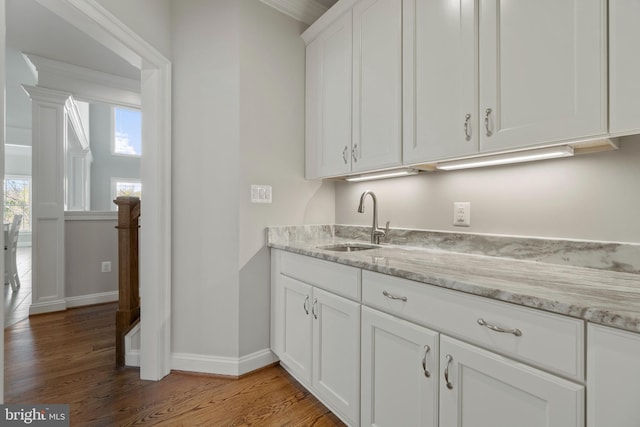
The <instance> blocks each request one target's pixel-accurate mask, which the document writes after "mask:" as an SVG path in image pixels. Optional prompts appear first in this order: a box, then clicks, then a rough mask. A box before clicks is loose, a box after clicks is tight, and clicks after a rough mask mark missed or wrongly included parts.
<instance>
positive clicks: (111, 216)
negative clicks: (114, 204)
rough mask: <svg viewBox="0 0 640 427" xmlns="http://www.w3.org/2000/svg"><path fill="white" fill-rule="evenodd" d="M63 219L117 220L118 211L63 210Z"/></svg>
mask: <svg viewBox="0 0 640 427" xmlns="http://www.w3.org/2000/svg"><path fill="white" fill-rule="evenodd" d="M64 220H65V221H117V220H118V212H114V211H65V213H64Z"/></svg>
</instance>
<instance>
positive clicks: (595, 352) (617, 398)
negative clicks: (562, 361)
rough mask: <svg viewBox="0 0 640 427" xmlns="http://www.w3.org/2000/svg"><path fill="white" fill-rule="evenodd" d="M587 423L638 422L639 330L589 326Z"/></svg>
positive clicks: (632, 425) (633, 426) (620, 425)
mask: <svg viewBox="0 0 640 427" xmlns="http://www.w3.org/2000/svg"><path fill="white" fill-rule="evenodd" d="M587 330H588V339H587V343H588V348H587V367H588V371H587V389H588V390H589V393H587V426H588V427H601V426H606V427H637V426H640V407H639V406H638V396H640V364H638V355H639V354H640V334H634V333H631V332H625V331H621V330H618V329H613V328H607V327H604V326H596V325H591V324H590V325H589V326H588V329H587Z"/></svg>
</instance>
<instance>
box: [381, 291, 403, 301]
mask: <svg viewBox="0 0 640 427" xmlns="http://www.w3.org/2000/svg"><path fill="white" fill-rule="evenodd" d="M382 295H384V296H385V297H387V298H389V299H399V300H400V301H404V302H407V297H399V296H396V295H393V294H390V293H389V292H387V291H382Z"/></svg>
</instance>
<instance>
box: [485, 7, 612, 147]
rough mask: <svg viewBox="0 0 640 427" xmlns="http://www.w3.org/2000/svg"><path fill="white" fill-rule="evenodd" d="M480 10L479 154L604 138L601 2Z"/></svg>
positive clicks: (604, 42) (604, 70) (604, 95)
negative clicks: (580, 139) (598, 136)
mask: <svg viewBox="0 0 640 427" xmlns="http://www.w3.org/2000/svg"><path fill="white" fill-rule="evenodd" d="M481 5H482V6H481V8H480V10H479V25H478V28H479V82H480V92H479V93H480V98H479V99H480V103H479V111H478V114H479V117H478V119H479V122H480V128H479V131H480V132H479V133H480V151H481V152H490V151H499V150H504V149H510V148H518V147H524V146H532V145H540V144H545V143H553V142H557V141H562V140H569V139H577V138H587V137H592V136H596V135H605V134H606V132H607V120H606V93H607V92H606V87H607V85H606V66H607V63H606V32H605V29H606V21H605V19H606V18H605V17H606V1H605V0H536V1H512V0H509V1H507V0H486V1H482V2H481Z"/></svg>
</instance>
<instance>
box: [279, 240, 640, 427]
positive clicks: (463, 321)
mask: <svg viewBox="0 0 640 427" xmlns="http://www.w3.org/2000/svg"><path fill="white" fill-rule="evenodd" d="M338 293H339V294H341V295H340V296H339V295H336V294H338ZM540 313H541V312H540ZM541 315H543V317H537V311H536V310H532V309H525V308H523V307H518V306H516V305H513V304H508V303H502V302H498V301H493V300H489V299H487V298H482V297H474V296H470V295H464V294H462V293H455V292H453V291H448V290H444V289H439V288H436V287H433V286H429V285H425V284H418V283H417V282H413V281H411V280H406V279H399V278H395V277H391V276H387V275H383V274H379V273H372V272H368V271H364V272H361V271H360V270H359V269H356V268H353V267H348V266H344V265H341V264H335V265H334V264H333V263H330V262H327V261H322V260H318V259H314V258H312V257H306V256H301V255H296V254H291V253H287V252H283V251H277V250H274V251H273V252H272V337H271V339H272V349H273V351H274V352H275V353H276V354H277V355H278V356H279V357H280V361H281V364H282V366H283V367H285V369H287V370H288V371H289V372H290V373H291V374H292V375H293V376H294V377H295V378H296V379H297V380H299V381H300V382H301V383H302V384H303V385H304V386H305V387H307V388H308V389H309V390H310V391H311V392H312V393H313V394H315V395H316V396H317V397H318V398H319V399H320V400H321V401H322V402H323V403H324V404H326V405H327V407H329V409H331V410H332V411H333V412H334V413H335V414H336V415H337V416H338V417H340V418H341V419H342V420H343V421H345V423H347V424H348V425H351V426H358V425H362V426H377V427H395V426H402V427H413V426H416V427H438V426H439V427H585V413H586V408H585V386H584V362H583V360H584V322H583V321H580V320H578V319H570V318H565V317H563V316H552V315H550V314H549V313H541ZM472 326H473V327H472ZM590 328H591V327H590ZM602 329H605V330H602ZM558 337H563V338H562V339H559V338H558ZM563 343H564V344H563ZM638 352H640V337H639V336H638V335H637V334H624V333H622V334H620V333H619V332H615V331H613V332H611V331H607V330H606V328H600V329H598V328H596V327H593V328H591V329H590V332H589V357H590V359H589V372H588V380H587V383H588V386H589V388H590V391H589V405H590V408H589V412H588V414H589V420H590V421H589V425H588V427H604V426H605V425H606V426H607V427H609V426H612V427H638V426H640V411H638V410H637V407H638V405H637V404H636V401H637V395H638V393H640V387H639V386H638V385H637V384H639V383H640V382H639V381H636V379H640V369H638V367H637V366H636V365H637V363H636V360H635V358H634V357H632V356H631V355H635V354H638ZM614 370H617V371H619V372H618V373H619V375H618V376H615V375H613V373H612V371H614ZM620 372H621V373H620ZM620 375H621V376H620ZM629 375H631V377H629ZM625 379H626V380H628V381H625ZM618 394H621V395H622V396H624V398H620V399H618V398H614V399H612V398H611V396H613V395H618Z"/></svg>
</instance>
